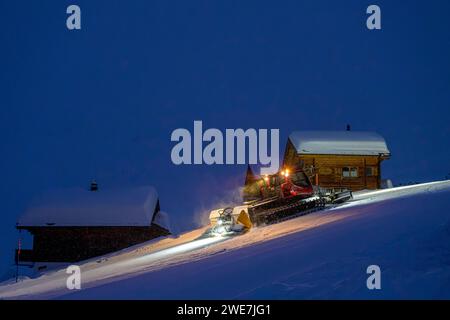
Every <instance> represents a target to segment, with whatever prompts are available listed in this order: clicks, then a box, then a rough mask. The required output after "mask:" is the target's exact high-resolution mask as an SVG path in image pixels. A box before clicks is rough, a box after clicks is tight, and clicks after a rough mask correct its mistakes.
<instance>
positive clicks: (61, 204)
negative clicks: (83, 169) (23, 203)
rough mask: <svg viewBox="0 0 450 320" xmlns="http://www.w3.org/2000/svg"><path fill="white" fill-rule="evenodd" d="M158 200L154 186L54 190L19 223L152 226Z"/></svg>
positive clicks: (37, 203) (31, 225)
mask: <svg viewBox="0 0 450 320" xmlns="http://www.w3.org/2000/svg"><path fill="white" fill-rule="evenodd" d="M157 203H158V194H157V192H156V190H155V188H153V187H150V186H143V187H137V188H132V189H111V190H106V189H100V190H99V191H95V192H92V191H88V190H84V189H81V188H72V189H64V190H52V191H48V192H45V193H44V194H42V195H41V196H39V197H37V198H36V199H35V200H34V201H33V203H32V205H31V206H30V207H29V208H28V209H27V210H26V211H25V213H24V214H23V215H22V217H21V218H20V219H19V221H18V223H17V226H18V227H33V226H150V224H151V223H152V220H153V214H154V212H155V208H156V206H157Z"/></svg>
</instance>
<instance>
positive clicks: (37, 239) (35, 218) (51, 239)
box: [16, 186, 170, 264]
mask: <svg viewBox="0 0 450 320" xmlns="http://www.w3.org/2000/svg"><path fill="white" fill-rule="evenodd" d="M16 227H17V229H19V230H27V231H29V232H30V233H31V234H32V236H33V248H32V249H31V250H23V249H21V250H20V251H18V250H16V261H17V262H18V263H19V264H21V263H29V262H76V261H80V260H84V259H88V258H91V257H95V256H100V255H103V254H106V253H110V252H113V251H117V250H120V249H123V248H126V247H129V246H132V245H135V244H138V243H142V242H145V241H148V240H151V239H153V238H156V237H160V236H165V235H169V234H170V231H169V227H168V217H167V215H166V214H165V213H163V212H161V211H160V206H159V199H158V194H157V192H156V190H155V189H154V188H153V187H148V186H146V187H139V188H134V189H128V190H122V189H121V190H100V191H98V189H97V188H92V187H91V191H88V190H83V189H69V190H59V191H51V192H47V193H45V194H44V195H43V196H41V197H40V198H38V199H36V201H35V203H34V204H33V205H32V206H31V207H30V208H29V209H28V210H27V211H26V212H25V213H24V215H23V216H22V217H21V218H20V220H19V222H18V223H17V226H16Z"/></svg>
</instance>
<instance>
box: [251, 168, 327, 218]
mask: <svg viewBox="0 0 450 320" xmlns="http://www.w3.org/2000/svg"><path fill="white" fill-rule="evenodd" d="M243 199H244V203H245V204H247V205H248V213H249V216H250V218H251V220H252V222H253V223H254V224H257V225H259V224H267V223H273V222H276V221H278V220H282V219H283V218H286V217H289V216H292V215H294V214H296V215H297V214H302V213H303V214H305V213H307V212H309V211H310V210H311V209H319V208H322V207H323V206H324V205H325V203H326V201H325V199H324V198H323V197H321V196H319V195H318V194H317V192H316V191H315V190H314V188H313V186H312V184H311V182H310V180H309V179H308V177H307V176H306V174H305V173H304V172H303V170H301V169H297V170H294V171H292V172H291V171H290V170H289V169H284V170H282V171H280V172H277V173H276V174H273V175H265V176H263V177H261V178H256V177H255V176H254V175H253V172H252V171H251V169H250V168H248V170H247V177H246V181H245V186H244V190H243Z"/></svg>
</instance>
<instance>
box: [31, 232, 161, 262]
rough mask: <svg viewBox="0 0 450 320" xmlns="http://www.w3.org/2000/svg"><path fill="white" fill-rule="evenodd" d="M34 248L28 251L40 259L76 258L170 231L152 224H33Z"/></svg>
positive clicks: (85, 257)
mask: <svg viewBox="0 0 450 320" xmlns="http://www.w3.org/2000/svg"><path fill="white" fill-rule="evenodd" d="M26 229H27V230H28V231H29V232H30V233H32V234H33V250H32V252H29V253H28V256H29V257H32V258H33V260H34V261H39V262H76V261H81V260H85V259H88V258H92V257H96V256H100V255H103V254H106V253H110V252H114V251H117V250H121V249H124V248H127V247H129V246H132V245H135V244H138V243H142V242H145V241H148V240H151V239H154V238H157V237H160V236H165V235H169V231H167V230H166V229H164V228H161V227H160V226H158V225H155V224H152V225H151V226H149V227H29V228H26Z"/></svg>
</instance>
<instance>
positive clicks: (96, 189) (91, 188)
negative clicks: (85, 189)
mask: <svg viewBox="0 0 450 320" xmlns="http://www.w3.org/2000/svg"><path fill="white" fill-rule="evenodd" d="M90 190H91V191H98V184H97V182H96V181H95V180H92V181H91V187H90Z"/></svg>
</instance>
